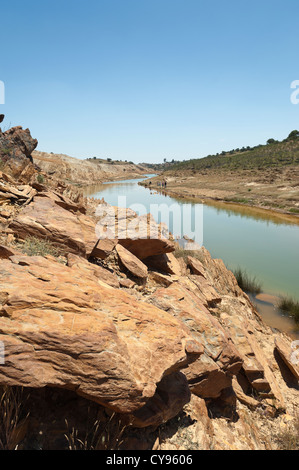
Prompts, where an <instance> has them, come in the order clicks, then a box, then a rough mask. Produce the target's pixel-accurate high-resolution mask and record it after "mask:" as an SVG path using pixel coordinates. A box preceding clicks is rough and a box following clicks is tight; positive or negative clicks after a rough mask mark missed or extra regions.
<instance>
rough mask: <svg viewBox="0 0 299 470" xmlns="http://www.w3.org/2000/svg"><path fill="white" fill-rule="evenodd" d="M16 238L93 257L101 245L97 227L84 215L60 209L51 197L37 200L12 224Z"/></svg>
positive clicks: (65, 251)
mask: <svg viewBox="0 0 299 470" xmlns="http://www.w3.org/2000/svg"><path fill="white" fill-rule="evenodd" d="M9 228H10V229H11V230H12V231H13V233H14V234H15V235H16V237H18V238H20V239H22V240H24V239H26V238H27V237H28V236H32V237H37V238H45V239H47V240H49V241H51V242H52V243H53V244H54V245H55V246H57V247H59V248H60V249H61V251H62V253H64V254H67V253H74V254H78V255H81V256H84V257H89V256H90V254H91V252H92V250H93V248H94V247H95V245H96V243H97V241H98V240H97V238H96V234H95V223H94V222H93V221H92V219H90V218H89V217H88V216H86V215H84V214H81V213H80V212H77V213H74V212H72V211H69V210H66V209H64V208H63V207H61V206H60V205H57V204H56V202H55V200H54V199H53V198H50V197H35V198H34V201H33V202H31V204H29V205H28V206H26V207H25V208H24V209H23V210H22V211H21V212H20V213H19V215H18V216H17V217H16V218H15V219H14V220H13V221H12V222H11V223H10V225H9Z"/></svg>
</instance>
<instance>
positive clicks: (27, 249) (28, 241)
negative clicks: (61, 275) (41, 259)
mask: <svg viewBox="0 0 299 470" xmlns="http://www.w3.org/2000/svg"><path fill="white" fill-rule="evenodd" d="M16 248H17V249H18V250H20V251H21V252H22V253H24V254H26V255H28V256H47V255H51V256H54V258H59V256H60V255H61V251H60V250H59V248H57V247H56V246H55V245H53V243H51V242H50V241H49V240H46V239H41V238H36V237H27V238H25V240H23V241H19V242H17V243H16Z"/></svg>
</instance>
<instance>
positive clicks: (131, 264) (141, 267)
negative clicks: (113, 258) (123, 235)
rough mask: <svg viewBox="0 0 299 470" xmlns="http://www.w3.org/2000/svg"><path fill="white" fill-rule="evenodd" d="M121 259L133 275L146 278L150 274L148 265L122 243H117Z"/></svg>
mask: <svg viewBox="0 0 299 470" xmlns="http://www.w3.org/2000/svg"><path fill="white" fill-rule="evenodd" d="M115 249H116V252H117V255H118V258H119V261H120V263H121V265H122V266H124V267H125V268H126V269H127V270H128V271H129V273H130V274H131V275H132V276H133V277H137V278H139V279H141V280H145V279H146V278H147V275H148V271H147V267H146V266H145V264H143V263H142V261H140V260H139V259H138V258H136V256H135V255H133V254H132V253H131V252H130V251H128V250H126V248H124V247H123V246H122V245H119V244H118V245H116V248H115Z"/></svg>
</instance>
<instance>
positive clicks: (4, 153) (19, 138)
mask: <svg viewBox="0 0 299 470" xmlns="http://www.w3.org/2000/svg"><path fill="white" fill-rule="evenodd" d="M37 145H38V141H37V140H36V139H33V138H32V137H31V134H30V131H29V129H25V130H23V128H22V127H20V126H17V127H13V128H11V129H9V130H7V131H6V132H2V131H1V130H0V158H1V160H2V162H3V171H4V172H5V173H7V172H8V173H9V174H11V175H12V176H13V177H15V178H17V179H19V180H23V181H24V182H29V181H31V180H32V179H33V177H34V176H35V172H36V171H35V168H34V165H33V160H32V152H33V150H34V149H35V148H36V147H37Z"/></svg>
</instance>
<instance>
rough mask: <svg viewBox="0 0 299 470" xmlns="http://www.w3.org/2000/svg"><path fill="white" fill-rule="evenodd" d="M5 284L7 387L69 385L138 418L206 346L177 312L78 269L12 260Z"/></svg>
mask: <svg viewBox="0 0 299 470" xmlns="http://www.w3.org/2000/svg"><path fill="white" fill-rule="evenodd" d="M0 282H1V310H0V341H2V342H3V344H4V350H5V354H4V364H1V365H0V384H1V385H10V386H23V387H33V388H40V387H45V386H52V387H62V388H66V389H69V390H74V391H76V392H77V393H78V394H79V395H82V396H84V397H86V398H88V399H90V400H93V401H96V402H97V403H99V404H101V405H103V406H105V407H108V408H110V409H112V410H114V411H116V412H120V413H122V414H125V413H132V412H135V411H136V410H138V409H140V408H141V407H142V406H144V405H145V404H146V403H147V401H148V400H149V398H151V397H153V396H154V395H155V392H156V387H157V384H158V383H159V382H160V381H161V380H162V378H163V377H166V376H167V375H168V374H172V373H175V372H177V371H179V370H181V369H182V368H184V367H186V366H187V365H188V364H189V362H192V361H194V357H196V350H197V349H198V348H200V345H199V344H197V343H196V341H194V339H193V338H192V336H191V335H190V332H189V330H188V328H186V327H185V326H184V325H183V324H182V322H181V321H180V320H179V319H176V318H174V317H173V316H172V315H171V314H170V313H167V312H164V311H162V310H160V309H159V308H157V307H155V306H153V305H150V304H148V303H145V302H141V301H137V300H136V299H135V298H134V297H132V296H130V295H129V294H127V293H126V292H124V291H123V290H121V289H114V288H112V287H110V286H105V285H104V284H103V283H102V282H101V281H100V280H98V279H97V278H96V277H95V278H94V279H92V277H91V275H90V273H88V274H87V273H85V272H84V270H82V269H78V266H75V265H73V266H72V267H69V266H65V265H62V264H60V263H57V262H55V261H53V260H51V259H46V258H43V257H34V256H33V257H29V256H25V255H23V256H21V255H20V256H12V257H11V258H10V259H2V260H0ZM194 354H195V356H194Z"/></svg>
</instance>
